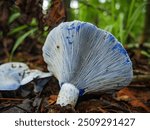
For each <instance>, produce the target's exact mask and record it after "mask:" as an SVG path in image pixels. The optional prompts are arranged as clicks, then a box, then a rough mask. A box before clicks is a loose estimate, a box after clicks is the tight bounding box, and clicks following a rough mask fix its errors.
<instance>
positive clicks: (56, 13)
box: [45, 0, 66, 28]
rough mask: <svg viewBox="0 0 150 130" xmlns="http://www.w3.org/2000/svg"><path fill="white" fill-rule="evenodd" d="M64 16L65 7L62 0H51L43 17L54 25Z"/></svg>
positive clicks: (51, 25) (62, 19)
mask: <svg viewBox="0 0 150 130" xmlns="http://www.w3.org/2000/svg"><path fill="white" fill-rule="evenodd" d="M65 17H66V13H65V7H64V3H63V1H62V0H52V3H51V7H50V9H49V11H48V14H47V16H46V17H45V22H46V24H47V25H48V26H49V28H51V27H55V26H56V25H58V24H59V23H60V22H62V21H64V20H65Z"/></svg>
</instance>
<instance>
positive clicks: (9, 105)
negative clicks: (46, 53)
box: [0, 41, 150, 113]
mask: <svg viewBox="0 0 150 130" xmlns="http://www.w3.org/2000/svg"><path fill="white" fill-rule="evenodd" d="M41 48H42V45H40V44H36V43H35V44H32V45H31V44H30V41H28V42H27V43H25V44H23V45H21V46H20V47H19V48H18V50H17V52H16V53H15V55H14V57H13V61H17V62H18V61H20V62H24V63H26V64H28V65H29V67H30V68H36V69H40V70H42V71H47V69H46V64H45V63H44V61H43V58H42V51H41V50H42V49H41ZM7 51H8V50H7V49H6V48H4V47H3V46H2V45H1V47H0V59H1V60H0V64H2V63H5V62H8V56H7V54H8V52H7ZM128 52H129V54H130V56H131V59H132V61H133V68H134V79H133V81H132V83H131V84H130V85H129V86H126V87H125V88H123V89H121V90H120V91H118V92H115V93H114V94H112V95H111V94H106V93H99V94H86V95H84V96H82V97H79V100H78V103H77V105H76V107H75V108H72V107H71V106H70V105H68V106H65V107H60V105H56V104H55V103H56V99H57V95H58V93H59V90H60V88H59V85H58V81H57V79H56V78H55V77H52V78H51V79H50V81H49V82H48V83H47V84H46V85H45V87H44V89H43V91H42V92H41V93H34V91H33V84H28V85H26V86H23V87H21V88H20V89H18V90H16V91H0V112H1V113H19V112H21V113H31V112H33V113H37V112H38V113H47V112H53V113H55V112H79V113H81V112H82V113H88V112H98V113H102V112H103V113H106V112H111V113H115V112H117V113H118V112H119V113H120V112H125V113H129V112H131V113H135V112H138V113H141V112H142V113H143V112H150V63H148V59H147V58H144V57H141V58H140V60H139V58H137V57H136V55H135V54H136V51H135V52H134V51H133V50H128Z"/></svg>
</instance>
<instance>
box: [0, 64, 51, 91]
mask: <svg viewBox="0 0 150 130" xmlns="http://www.w3.org/2000/svg"><path fill="white" fill-rule="evenodd" d="M51 75H52V74H51V73H45V72H42V71H40V70H30V69H29V67H28V66H27V65H26V64H24V63H21V62H8V63H5V64H2V65H0V90H16V89H18V88H19V87H20V86H22V85H25V84H27V83H30V82H31V81H33V82H34V91H35V92H39V91H41V90H42V88H43V86H44V85H45V84H46V83H47V81H48V80H49V77H50V76H51Z"/></svg>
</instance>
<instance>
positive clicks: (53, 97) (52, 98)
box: [48, 95, 57, 105]
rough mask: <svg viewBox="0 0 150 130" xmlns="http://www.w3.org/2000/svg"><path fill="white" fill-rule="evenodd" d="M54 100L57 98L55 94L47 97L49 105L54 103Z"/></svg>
mask: <svg viewBox="0 0 150 130" xmlns="http://www.w3.org/2000/svg"><path fill="white" fill-rule="evenodd" d="M56 100H57V95H51V96H50V97H49V99H48V103H49V105H52V104H54V103H55V102H56Z"/></svg>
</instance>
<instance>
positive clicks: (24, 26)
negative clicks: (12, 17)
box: [8, 25, 28, 35]
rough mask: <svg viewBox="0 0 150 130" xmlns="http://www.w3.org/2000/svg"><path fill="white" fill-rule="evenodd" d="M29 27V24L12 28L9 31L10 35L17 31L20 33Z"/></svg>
mask: <svg viewBox="0 0 150 130" xmlns="http://www.w3.org/2000/svg"><path fill="white" fill-rule="evenodd" d="M27 27H28V26H27V25H22V26H19V27H16V28H14V29H13V30H11V31H10V32H9V33H8V35H13V34H15V33H18V32H20V31H22V30H24V29H26V28H27Z"/></svg>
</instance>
